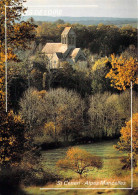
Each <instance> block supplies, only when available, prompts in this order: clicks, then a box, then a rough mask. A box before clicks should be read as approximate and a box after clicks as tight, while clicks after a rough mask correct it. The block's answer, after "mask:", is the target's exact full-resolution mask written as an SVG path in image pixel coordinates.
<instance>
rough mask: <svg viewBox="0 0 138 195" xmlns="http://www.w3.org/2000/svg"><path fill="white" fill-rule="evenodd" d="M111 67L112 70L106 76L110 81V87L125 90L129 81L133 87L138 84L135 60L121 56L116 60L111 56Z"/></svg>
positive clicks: (137, 69)
mask: <svg viewBox="0 0 138 195" xmlns="http://www.w3.org/2000/svg"><path fill="white" fill-rule="evenodd" d="M111 65H112V68H111V69H110V72H109V73H108V74H107V75H106V78H110V79H111V86H114V87H115V88H117V89H118V90H126V88H127V87H129V86H130V84H131V81H132V83H133V85H134V84H138V78H137V71H138V68H137V62H136V59H134V58H132V57H130V58H129V59H125V58H123V57H122V56H120V57H119V58H116V57H115V55H111Z"/></svg>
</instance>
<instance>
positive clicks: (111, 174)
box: [25, 140, 136, 195]
mask: <svg viewBox="0 0 138 195" xmlns="http://www.w3.org/2000/svg"><path fill="white" fill-rule="evenodd" d="M116 143H117V140H115V141H106V142H101V143H93V144H86V145H79V146H78V147H80V148H82V149H85V150H87V151H88V152H90V153H92V154H95V155H98V156H101V157H102V159H103V168H102V169H101V170H97V169H94V170H93V171H90V172H89V174H87V175H85V176H84V178H83V179H79V176H78V175H77V174H75V173H74V172H71V171H63V170H61V169H59V168H57V167H56V166H55V165H56V162H57V161H58V160H59V159H62V158H64V156H65V155H66V151H67V150H68V147H66V148H59V149H53V150H48V151H43V152H42V166H43V167H44V169H45V170H46V171H47V170H49V171H50V170H51V172H54V173H55V174H58V175H60V176H61V177H62V178H63V181H62V185H57V184H56V183H49V184H47V185H46V186H43V187H44V188H58V187H59V188H60V187H62V188H116V187H118V188H129V187H131V177H130V171H126V170H122V169H121V167H122V165H121V164H120V157H122V156H124V155H126V154H125V153H121V152H119V151H117V150H115V149H114V148H113V145H114V144H116ZM134 177H135V178H136V173H135V175H134ZM65 181H72V182H74V183H75V182H76V181H77V182H78V181H79V182H80V183H79V184H77V185H75V184H74V183H73V184H67V185H65V183H64V182H65ZM101 181H106V182H113V181H121V182H125V183H123V184H121V185H120V184H115V185H111V184H102V185H101V183H100V182H101ZM85 182H86V183H85ZM87 182H88V185H87ZM91 182H95V183H91ZM98 182H99V183H98ZM134 185H135V190H136V181H135V184H134ZM25 191H26V192H27V194H33V195H35V194H38V195H39V194H40V195H45V194H49V195H59V194H68V195H76V194H85V193H86V191H87V193H86V194H88V195H89V194H114V195H124V194H131V192H132V190H131V191H128V190H112V189H106V190H103V189H101V190H97V189H95V190H94V189H93V190H88V189H86V191H84V190H73V189H72V190H69V189H64V190H50V191H49V190H40V187H36V186H31V187H28V188H25ZM132 194H133V192H132ZM134 194H135V193H134Z"/></svg>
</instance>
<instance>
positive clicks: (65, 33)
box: [62, 27, 71, 35]
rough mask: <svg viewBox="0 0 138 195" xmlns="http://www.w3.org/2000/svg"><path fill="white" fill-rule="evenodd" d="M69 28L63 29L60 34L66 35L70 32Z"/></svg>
mask: <svg viewBox="0 0 138 195" xmlns="http://www.w3.org/2000/svg"><path fill="white" fill-rule="evenodd" d="M70 29H71V27H65V29H64V30H63V32H62V35H67V34H68V33H69V31H70Z"/></svg>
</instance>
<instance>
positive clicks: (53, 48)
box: [42, 43, 62, 54]
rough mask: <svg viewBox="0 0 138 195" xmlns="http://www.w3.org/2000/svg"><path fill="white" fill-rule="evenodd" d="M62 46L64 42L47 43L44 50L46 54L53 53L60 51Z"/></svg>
mask: <svg viewBox="0 0 138 195" xmlns="http://www.w3.org/2000/svg"><path fill="white" fill-rule="evenodd" d="M61 46H62V43H46V45H45V47H44V48H43V50H42V52H45V53H46V54H53V53H56V52H58V50H59V49H60V47H61Z"/></svg>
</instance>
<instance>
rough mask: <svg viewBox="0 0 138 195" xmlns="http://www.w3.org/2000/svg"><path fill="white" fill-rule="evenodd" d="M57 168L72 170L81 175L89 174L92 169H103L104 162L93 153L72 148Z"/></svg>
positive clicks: (58, 163)
mask: <svg viewBox="0 0 138 195" xmlns="http://www.w3.org/2000/svg"><path fill="white" fill-rule="evenodd" d="M56 166H58V167H60V168H62V169H65V170H71V171H73V172H75V173H77V174H79V175H80V178H81V177H82V174H84V173H86V172H89V171H90V170H91V168H97V169H100V168H102V160H101V158H100V157H98V156H93V155H92V154H91V153H89V152H87V151H85V150H82V149H80V148H78V147H72V148H70V149H69V150H68V151H67V154H66V157H65V158H64V159H62V160H59V161H58V162H57V164H56Z"/></svg>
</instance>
